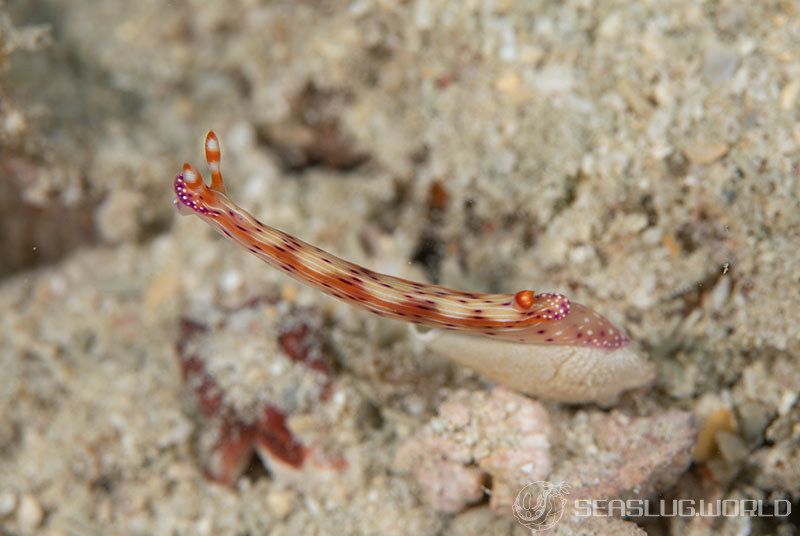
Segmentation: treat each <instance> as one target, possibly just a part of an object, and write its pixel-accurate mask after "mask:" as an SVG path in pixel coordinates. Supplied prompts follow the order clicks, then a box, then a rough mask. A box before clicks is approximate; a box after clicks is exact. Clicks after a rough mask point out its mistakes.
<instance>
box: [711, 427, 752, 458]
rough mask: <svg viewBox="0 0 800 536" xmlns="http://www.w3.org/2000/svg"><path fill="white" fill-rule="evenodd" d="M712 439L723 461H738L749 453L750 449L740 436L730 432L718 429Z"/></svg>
mask: <svg viewBox="0 0 800 536" xmlns="http://www.w3.org/2000/svg"><path fill="white" fill-rule="evenodd" d="M714 440H715V441H716V443H717V447H718V448H719V453H720V454H721V455H722V457H723V459H725V461H728V462H732V463H733V462H740V461H742V460H744V459H745V458H747V455H748V454H750V450H749V449H748V448H747V445H745V444H744V441H742V438H741V437H739V436H738V435H736V434H733V433H731V432H726V431H724V430H722V431H719V432H717V434H716V436H714Z"/></svg>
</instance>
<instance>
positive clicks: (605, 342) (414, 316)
mask: <svg viewBox="0 0 800 536" xmlns="http://www.w3.org/2000/svg"><path fill="white" fill-rule="evenodd" d="M205 156H206V161H207V163H208V167H209V170H210V171H211V183H210V185H207V184H206V183H205V181H204V179H203V177H202V176H201V174H200V172H199V171H198V170H196V169H195V168H194V167H192V165H191V164H188V163H186V164H184V165H183V169H182V171H181V172H180V173H178V175H176V176H175V180H174V189H175V195H176V199H175V201H174V203H175V206H176V207H177V209H178V210H179V212H180V213H182V214H196V215H197V216H199V217H200V219H202V220H203V221H205V222H206V223H208V224H209V225H211V227H213V228H214V229H216V230H217V231H219V232H220V233H222V234H223V235H225V236H226V237H227V238H229V239H231V240H232V241H234V242H236V243H237V244H239V245H240V246H241V247H243V248H245V249H247V250H248V251H250V252H251V253H252V254H254V255H256V256H257V257H259V258H260V259H262V260H263V261H265V262H266V263H267V264H270V265H271V266H273V267H275V268H277V269H279V270H282V271H283V272H285V273H286V274H288V275H289V276H291V277H293V278H294V279H296V280H298V281H301V282H303V283H305V284H308V285H311V286H313V287H316V288H318V289H319V290H321V291H322V292H325V293H326V294H329V295H331V296H333V297H335V298H338V299H340V300H344V301H346V302H349V303H351V304H354V305H356V306H359V307H362V308H364V309H367V310H368V311H371V312H373V313H375V314H377V315H381V316H385V317H389V318H394V319H398V320H403V321H406V322H411V323H413V324H420V325H424V326H427V327H430V328H433V329H432V330H431V331H430V332H428V333H426V334H425V335H424V336H422V337H423V339H424V340H425V341H426V342H427V343H428V344H429V346H430V348H431V349H432V350H433V351H434V352H436V353H438V354H440V355H442V356H444V357H446V358H449V359H451V360H453V361H455V362H457V363H460V364H462V365H464V366H467V367H469V368H472V369H474V370H476V371H477V372H479V373H481V374H483V375H484V376H485V377H487V378H489V379H491V380H494V381H496V382H498V383H500V384H503V385H505V386H507V387H510V388H512V389H516V390H518V391H520V392H523V393H526V394H529V395H532V396H537V397H540V398H546V399H550V400H558V401H564V402H590V401H597V402H609V401H613V400H614V399H615V398H616V397H617V396H618V395H619V394H620V393H621V392H622V391H625V390H627V389H631V388H635V387H640V386H642V385H645V384H647V383H649V382H650V381H651V380H652V378H653V369H652V366H651V365H650V364H648V363H647V362H646V361H644V360H643V359H641V358H640V357H639V356H638V355H637V354H636V353H635V352H634V351H633V350H631V348H630V344H629V342H630V341H629V340H628V338H627V337H626V336H625V335H624V334H623V333H622V332H621V331H620V330H619V329H618V328H616V327H615V326H614V325H613V324H612V323H611V322H610V321H609V320H608V319H606V318H605V317H603V316H601V315H600V314H599V313H596V312H594V311H593V310H591V309H590V308H588V307H586V306H584V305H581V304H578V303H575V302H571V301H570V300H568V299H567V298H566V297H565V296H563V295H561V294H557V293H553V292H534V291H532V290H521V291H519V292H517V293H516V294H487V293H480V292H463V291H460V290H453V289H450V288H447V287H443V286H439V285H431V284H426V283H417V282H414V281H409V280H407V279H402V278H399V277H394V276H391V275H386V274H381V273H378V272H374V271H372V270H369V269H367V268H364V267H363V266H359V265H357V264H354V263H351V262H348V261H345V260H343V259H340V258H338V257H336V256H334V255H332V254H330V253H328V252H326V251H323V250H321V249H320V248H318V247H315V246H312V245H311V244H307V243H305V242H303V241H301V240H298V239H297V238H295V237H293V236H291V235H289V234H287V233H285V232H283V231H280V230H278V229H275V228H273V227H270V226H268V225H266V224H264V223H262V222H260V221H258V220H257V219H256V218H255V217H253V216H252V215H251V214H250V213H248V212H247V211H246V210H244V209H242V208H240V207H239V206H238V205H236V204H235V203H234V202H233V201H231V200H230V198H229V197H228V195H227V191H226V188H225V184H224V182H223V179H222V174H221V172H220V145H219V140H218V139H217V136H216V135H215V134H214V133H213V132H209V133H208V134H207V135H206V139H205Z"/></svg>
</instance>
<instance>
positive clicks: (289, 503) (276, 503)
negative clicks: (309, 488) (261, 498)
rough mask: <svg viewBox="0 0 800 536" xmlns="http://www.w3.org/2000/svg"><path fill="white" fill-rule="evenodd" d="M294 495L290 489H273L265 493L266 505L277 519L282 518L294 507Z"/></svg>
mask: <svg viewBox="0 0 800 536" xmlns="http://www.w3.org/2000/svg"><path fill="white" fill-rule="evenodd" d="M295 500H296V495H295V493H294V492H292V491H288V490H284V491H273V492H272V493H270V494H269V495H267V505H269V509H270V511H272V513H273V514H275V516H276V517H277V518H278V519H284V518H285V517H286V516H288V515H289V514H290V513H291V511H292V510H293V509H294V507H295Z"/></svg>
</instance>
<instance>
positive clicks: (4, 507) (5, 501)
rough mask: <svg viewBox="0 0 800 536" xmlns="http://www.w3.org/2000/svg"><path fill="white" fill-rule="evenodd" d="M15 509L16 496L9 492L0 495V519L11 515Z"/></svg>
mask: <svg viewBox="0 0 800 536" xmlns="http://www.w3.org/2000/svg"><path fill="white" fill-rule="evenodd" d="M16 507H17V496H16V495H14V494H13V493H12V492H10V491H4V492H3V493H0V518H3V517H6V516H9V515H11V514H12V513H13V512H14V509H15V508H16Z"/></svg>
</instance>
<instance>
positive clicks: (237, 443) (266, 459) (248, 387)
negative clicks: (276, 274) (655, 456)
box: [177, 300, 346, 485]
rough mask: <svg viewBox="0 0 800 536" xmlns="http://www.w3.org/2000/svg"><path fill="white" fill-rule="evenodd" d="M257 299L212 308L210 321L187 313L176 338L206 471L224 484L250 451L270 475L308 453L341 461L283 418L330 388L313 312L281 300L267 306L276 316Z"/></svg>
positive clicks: (289, 469) (320, 461)
mask: <svg viewBox="0 0 800 536" xmlns="http://www.w3.org/2000/svg"><path fill="white" fill-rule="evenodd" d="M262 301H264V300H251V302H250V303H248V304H246V305H244V306H242V307H240V308H235V309H232V310H229V309H220V310H217V311H214V314H211V315H209V316H212V317H217V318H218V320H217V321H216V322H214V323H212V324H210V325H209V324H203V323H200V322H198V321H196V320H190V319H184V320H183V321H182V325H181V330H180V331H181V335H180V338H179V341H178V344H177V352H178V356H179V358H180V364H181V369H182V372H183V376H184V380H185V382H186V385H187V386H188V387H189V389H190V390H191V392H192V394H193V397H192V398H193V399H194V406H195V407H196V408H197V410H198V413H199V414H200V416H201V419H200V421H201V425H202V428H203V430H204V433H202V434H201V441H200V451H201V457H202V458H203V459H204V465H205V471H206V474H207V475H208V476H209V477H210V478H211V479H213V480H215V481H218V482H220V483H223V484H226V485H231V484H233V483H234V482H235V480H236V479H237V478H238V477H239V476H240V475H241V474H242V472H243V471H244V470H245V469H246V467H247V465H248V463H249V461H250V460H251V458H252V455H253V453H254V452H255V453H257V454H258V456H259V457H260V458H261V460H262V461H263V463H264V464H265V466H266V467H267V468H268V469H270V471H271V472H272V473H274V474H276V473H279V474H281V475H283V476H284V477H286V478H289V479H291V477H292V474H293V472H297V471H298V470H300V469H301V468H302V467H303V465H304V463H305V462H306V461H307V459H309V457H311V458H313V459H314V460H315V462H316V465H318V466H325V465H330V466H339V467H343V466H346V462H344V461H343V460H341V459H338V460H334V459H331V460H327V461H326V460H325V456H324V455H323V454H322V453H321V452H319V449H314V448H310V447H309V446H308V445H306V444H304V443H303V442H302V441H301V440H300V439H298V438H297V437H296V436H295V434H294V433H293V432H292V431H291V429H290V427H289V425H288V423H287V420H288V417H289V416H290V415H293V414H297V413H308V412H311V411H312V410H313V409H314V408H315V407H317V406H318V405H319V404H320V402H322V403H324V402H325V401H326V400H327V399H328V397H329V396H330V393H331V389H332V376H331V374H330V371H329V369H328V366H327V364H326V362H325V359H324V355H323V353H322V344H321V341H320V337H319V333H318V332H319V329H320V327H321V321H320V319H319V316H318V314H317V313H316V312H315V311H313V310H309V309H303V308H299V307H292V306H289V305H287V304H285V303H278V304H277V305H275V304H272V305H273V306H277V307H279V308H281V311H280V312H281V314H279V315H270V314H269V313H268V309H267V308H264V307H261V306H260V305H262V304H261V302H262ZM328 462H330V463H328Z"/></svg>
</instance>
